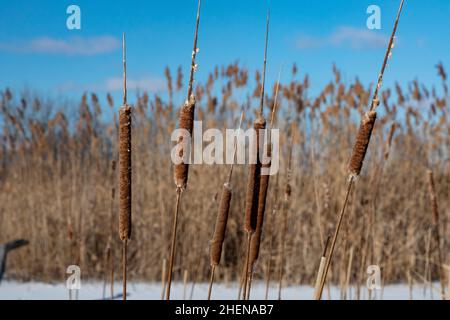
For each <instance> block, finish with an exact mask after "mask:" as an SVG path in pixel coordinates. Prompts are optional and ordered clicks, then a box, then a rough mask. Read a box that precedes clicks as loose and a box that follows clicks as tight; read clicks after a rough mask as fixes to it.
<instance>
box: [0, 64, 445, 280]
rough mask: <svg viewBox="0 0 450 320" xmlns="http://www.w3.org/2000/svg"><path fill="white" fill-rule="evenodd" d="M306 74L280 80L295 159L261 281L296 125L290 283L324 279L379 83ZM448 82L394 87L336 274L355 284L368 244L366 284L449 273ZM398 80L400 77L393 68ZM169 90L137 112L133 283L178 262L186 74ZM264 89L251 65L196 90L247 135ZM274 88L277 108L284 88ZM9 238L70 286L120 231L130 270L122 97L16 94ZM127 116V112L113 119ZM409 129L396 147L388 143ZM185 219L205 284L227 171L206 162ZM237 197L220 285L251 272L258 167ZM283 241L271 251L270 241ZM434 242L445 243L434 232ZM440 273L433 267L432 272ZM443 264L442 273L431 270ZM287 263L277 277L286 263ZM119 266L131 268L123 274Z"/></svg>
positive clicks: (17, 269)
mask: <svg viewBox="0 0 450 320" xmlns="http://www.w3.org/2000/svg"><path fill="white" fill-rule="evenodd" d="M290 73H291V76H290V77H291V79H292V80H291V81H290V82H288V83H284V84H282V85H281V89H280V96H279V99H280V101H279V103H280V106H281V107H280V109H279V112H278V113H277V121H276V126H275V127H278V128H280V134H281V157H280V158H281V164H280V165H281V168H280V172H279V174H278V175H277V176H275V177H271V179H270V185H269V192H268V203H267V212H268V213H267V216H266V217H267V220H266V224H265V230H264V233H263V240H262V241H263V242H262V245H261V250H262V251H261V254H260V258H259V261H258V263H257V265H256V272H255V278H259V279H261V278H263V277H264V274H265V272H266V271H267V270H266V266H267V259H273V261H272V266H273V269H274V270H277V268H279V265H278V264H277V259H278V258H277V257H278V251H279V250H280V239H281V233H282V226H283V224H282V220H281V219H282V216H281V204H282V197H283V190H284V186H285V183H286V177H287V176H286V165H287V159H288V156H287V154H288V148H287V141H289V139H288V137H287V134H288V132H289V131H290V130H288V128H289V126H292V130H291V131H292V134H293V143H294V145H293V147H294V149H293V166H292V167H293V168H292V169H293V173H292V180H291V186H292V197H291V202H290V204H289V208H288V230H287V235H286V239H287V247H286V250H287V251H286V258H285V263H286V264H285V265H286V271H285V279H286V281H287V282H288V283H290V284H299V283H302V284H313V283H314V280H315V276H316V272H317V267H318V263H319V259H320V255H321V253H322V245H323V241H324V239H325V238H326V236H327V235H328V234H330V233H332V232H333V228H334V224H335V222H336V218H337V213H338V210H339V208H340V206H341V202H342V201H343V196H344V193H345V180H346V179H347V164H348V161H349V157H350V155H351V149H352V146H353V143H354V139H355V135H356V132H357V129H358V126H359V121H360V119H361V114H362V113H363V112H364V111H366V110H367V106H368V103H369V99H370V92H371V90H373V87H372V86H371V85H369V84H366V85H364V84H362V83H360V82H359V81H358V80H355V81H353V82H352V83H344V82H342V80H341V77H340V72H339V70H337V69H336V68H333V74H334V77H333V79H332V80H331V81H330V82H329V84H328V85H326V86H325V87H324V88H321V89H318V88H314V89H315V90H314V92H319V94H316V95H314V96H313V95H311V94H310V93H309V92H310V91H311V88H310V85H309V78H308V76H307V75H302V74H301V73H300V72H299V71H298V70H297V68H296V67H295V66H294V67H293V68H292V70H291V72H290ZM437 76H439V77H440V79H441V80H442V85H441V86H438V87H436V88H434V87H429V86H428V85H426V84H422V83H420V82H418V81H413V82H410V83H401V84H397V85H396V86H395V87H392V88H388V89H385V90H384V91H383V92H382V95H381V97H382V99H381V106H380V111H381V112H380V113H379V117H378V120H377V123H376V125H375V129H374V133H373V134H374V136H373V139H372V143H371V145H370V149H369V153H368V158H367V159H366V164H367V165H365V167H364V168H363V171H362V174H361V177H360V178H359V179H358V181H357V185H358V187H357V188H356V189H355V192H354V193H353V195H352V196H351V199H350V204H349V211H348V212H349V214H348V216H347V217H346V220H345V222H344V229H343V230H342V233H341V235H342V237H340V239H339V240H338V243H337V247H336V255H335V259H334V260H333V263H332V270H331V272H332V277H333V280H334V281H335V282H340V283H343V282H344V281H345V277H346V272H347V265H348V262H349V261H348V260H349V252H350V251H353V262H352V271H351V281H352V282H355V281H357V282H358V283H364V282H365V280H364V279H366V277H367V276H366V268H367V266H368V265H370V264H378V265H380V267H381V270H382V277H383V280H384V281H385V283H391V282H398V281H408V280H411V279H414V281H419V282H423V278H425V279H428V278H429V277H430V276H431V277H433V278H435V277H436V276H437V270H436V266H435V264H434V263H435V262H436V259H435V257H434V255H433V252H434V249H433V240H432V239H433V238H432V236H431V235H430V234H431V233H430V230H431V228H432V209H431V206H430V202H429V197H428V193H427V192H428V191H427V190H428V189H427V169H428V168H429V169H432V170H433V172H434V175H435V184H436V190H437V200H438V205H439V211H440V224H439V228H440V232H441V239H442V243H441V245H442V252H443V260H444V263H446V264H450V254H449V248H450V243H449V235H450V231H449V230H448V223H449V218H450V160H449V153H450V152H449V146H450V122H449V120H450V117H449V111H450V110H449V94H448V89H447V77H446V74H445V70H444V68H443V67H442V65H438V68H437ZM392 77H394V78H395V75H392ZM166 78H167V85H168V95H167V99H164V100H163V99H162V98H161V97H159V96H157V95H152V96H149V95H148V94H147V93H145V92H144V93H141V94H139V95H138V96H137V97H136V103H135V104H134V105H133V129H132V130H133V131H132V134H133V161H132V163H133V200H132V202H133V235H132V239H131V241H130V245H129V255H130V258H129V272H130V273H129V279H130V280H145V281H159V280H160V279H161V272H162V261H163V259H167V258H168V253H169V252H168V250H169V239H170V230H171V229H170V225H171V221H172V213H173V210H174V208H173V206H174V201H173V195H174V193H175V186H174V183H173V173H172V170H173V166H172V163H171V158H170V152H171V149H172V147H173V143H172V142H171V141H170V136H171V133H172V131H173V130H174V128H175V127H176V119H177V110H178V109H179V106H180V105H181V104H182V101H181V100H180V97H182V96H183V93H184V92H183V88H182V85H181V83H182V82H183V81H182V78H183V75H182V74H181V72H180V71H179V70H178V71H177V72H176V73H175V74H171V71H170V70H168V69H167V70H166ZM260 86H261V77H260V74H259V73H258V72H256V74H254V75H251V74H249V72H248V71H247V70H246V69H245V68H242V67H241V66H239V65H238V64H237V63H236V64H232V65H229V66H223V67H217V68H215V70H214V71H213V72H212V73H211V74H210V76H209V79H208V81H207V83H206V84H204V85H202V84H199V85H197V86H196V90H195V92H196V99H197V107H196V120H203V128H204V130H206V129H208V128H219V129H225V128H236V127H237V123H238V121H237V119H238V118H239V116H240V108H241V106H242V105H244V108H245V110H246V120H245V122H244V124H243V128H244V129H248V128H249V127H250V126H251V123H252V119H253V118H254V115H255V112H254V110H256V109H257V108H256V106H257V103H258V96H259V92H260ZM269 91H271V92H270V93H269V95H268V97H267V105H266V111H265V113H266V115H267V114H268V112H269V110H270V109H271V108H272V107H273V97H274V90H269ZM0 98H1V101H0V103H1V105H0V106H1V115H0V123H1V128H2V131H1V132H0V139H1V140H0V143H1V145H0V162H1V163H0V243H3V242H6V241H9V240H12V239H15V238H26V239H28V240H29V241H30V245H29V246H27V247H26V248H25V249H22V250H19V251H17V252H14V253H12V254H11V255H10V257H9V261H8V268H9V272H8V277H9V278H12V279H20V280H25V281H28V280H42V281H60V280H62V279H64V278H65V276H66V275H65V270H66V267H67V266H68V265H71V264H79V265H80V266H81V270H82V276H83V278H92V279H93V278H95V279H102V278H103V277H104V274H105V272H106V271H105V270H106V266H105V250H106V246H107V243H108V239H109V237H110V236H111V234H112V235H113V254H114V259H115V265H116V268H118V267H119V261H120V248H121V245H120V241H119V235H118V230H117V226H118V199H117V198H118V197H117V196H116V197H115V202H114V203H111V192H112V190H111V189H112V188H113V187H115V188H116V189H117V174H118V172H117V171H115V172H113V171H112V165H111V162H112V161H113V160H117V153H118V151H117V134H118V133H117V122H118V119H117V117H118V111H117V110H118V107H119V105H118V104H117V102H114V101H113V99H112V97H111V96H110V95H108V96H107V101H108V105H101V104H100V102H99V99H98V97H97V96H96V95H95V94H94V93H89V94H85V95H84V96H83V97H82V99H81V102H80V103H79V105H78V108H77V109H76V110H73V109H70V107H69V105H65V104H64V103H58V102H52V101H51V100H45V99H41V98H37V97H34V96H33V95H31V94H29V93H23V94H21V93H19V92H12V91H11V90H9V89H5V90H3V91H2V92H1V97H0ZM113 114H114V117H113V116H112V115H113ZM393 123H395V124H396V130H395V133H394V137H393V141H392V146H391V151H390V155H389V158H388V160H387V161H386V160H385V153H386V151H387V140H388V135H389V130H390V128H391V126H392V124H393ZM190 170H191V171H190V180H189V185H188V189H187V191H186V195H185V198H184V201H183V203H182V211H181V215H180V224H179V236H178V244H177V250H178V252H177V257H176V261H175V267H174V279H175V281H182V277H183V273H184V271H185V270H187V271H188V274H189V279H190V281H206V280H207V279H208V272H209V261H210V259H209V241H210V239H211V238H212V234H213V231H214V222H215V219H216V214H217V207H218V201H219V200H220V199H218V198H220V197H219V196H218V195H220V191H221V188H222V185H223V183H224V182H225V180H226V176H227V172H228V167H227V166H223V165H214V166H208V165H194V166H191V168H190ZM235 170H236V171H235V174H234V176H233V180H232V184H233V190H234V192H233V200H232V205H231V210H230V217H229V221H228V226H227V234H226V237H225V244H224V251H223V256H222V263H221V265H220V266H219V268H218V270H217V276H216V279H217V280H218V281H236V280H237V279H238V278H239V274H240V270H242V269H241V268H242V264H243V262H244V249H245V248H244V244H245V239H246V234H245V232H244V201H245V185H246V178H247V168H246V167H245V166H241V165H240V166H237V167H236V168H235ZM271 239H272V240H273V242H272V243H273V245H272V250H271V251H270V250H269V247H270V246H269V243H270V241H271ZM430 239H431V240H430ZM427 266H431V268H428V267H427ZM428 269H429V271H428ZM274 270H272V271H273V272H274ZM116 274H120V272H118V270H116Z"/></svg>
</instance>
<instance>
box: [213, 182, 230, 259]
mask: <svg viewBox="0 0 450 320" xmlns="http://www.w3.org/2000/svg"><path fill="white" fill-rule="evenodd" d="M231 196H232V189H231V186H230V184H229V183H228V182H227V183H225V184H224V185H223V188H222V196H221V198H220V204H219V212H218V214H217V220H216V227H215V230H214V235H213V238H212V240H211V255H210V257H211V266H217V265H218V264H219V263H220V257H221V255H222V244H223V241H224V239H225V231H226V226H227V221H228V213H229V211H230V203H231Z"/></svg>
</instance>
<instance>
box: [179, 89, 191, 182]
mask: <svg viewBox="0 0 450 320" xmlns="http://www.w3.org/2000/svg"><path fill="white" fill-rule="evenodd" d="M194 111H195V97H194V96H191V97H190V99H189V101H186V103H185V104H184V105H183V107H182V108H181V110H180V118H179V119H180V123H179V127H180V129H184V130H186V131H187V132H188V133H189V135H190V136H192V131H193V127H194ZM184 138H185V137H184V135H183V134H180V135H179V136H178V138H177V143H178V144H179V145H181V143H182V142H183V139H184ZM184 146H185V145H184ZM188 151H189V150H184V148H183V147H181V148H180V149H179V150H178V156H179V158H180V159H184V158H186V157H189V154H188V155H187V156H186V155H185V152H188ZM188 174H189V164H188V163H184V161H183V162H182V163H180V164H177V165H175V169H174V178H175V184H176V186H177V188H180V189H182V190H184V189H186V186H187V181H188Z"/></svg>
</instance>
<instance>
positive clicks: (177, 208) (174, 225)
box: [166, 188, 182, 300]
mask: <svg viewBox="0 0 450 320" xmlns="http://www.w3.org/2000/svg"><path fill="white" fill-rule="evenodd" d="M181 192H182V190H181V188H177V201H176V204H175V213H174V215H173V222H172V242H171V246H170V258H169V271H168V274H167V275H168V278H167V291H166V300H170V288H171V286H172V272H173V261H174V258H175V246H176V239H177V225H178V216H179V213H180V199H181Z"/></svg>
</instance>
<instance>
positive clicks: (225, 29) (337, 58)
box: [0, 0, 450, 97]
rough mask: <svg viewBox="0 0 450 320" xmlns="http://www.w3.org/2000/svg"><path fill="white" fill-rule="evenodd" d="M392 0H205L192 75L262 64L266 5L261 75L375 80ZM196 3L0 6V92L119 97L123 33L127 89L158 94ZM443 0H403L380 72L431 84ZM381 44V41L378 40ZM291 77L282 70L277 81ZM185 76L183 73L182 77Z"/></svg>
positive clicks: (185, 44) (50, 0) (442, 46)
mask: <svg viewBox="0 0 450 320" xmlns="http://www.w3.org/2000/svg"><path fill="white" fill-rule="evenodd" d="M71 4H76V5H78V6H80V8H81V12H82V18H81V19H82V29H81V30H80V31H69V30H68V29H67V28H66V19H67V17H68V15H67V14H66V9H67V7H68V6H69V5H71ZM371 4H376V5H379V6H380V7H381V13H382V17H381V18H382V29H381V30H379V31H369V30H368V29H367V28H366V19H367V17H368V14H367V13H366V9H367V7H368V6H369V5H371ZM398 4H399V1H397V0H370V1H366V0H334V1H332V0H323V1H306V0H271V1H269V0H245V1H244V0H203V6H202V19H201V24H200V35H199V47H200V53H199V55H198V64H199V71H198V73H197V77H198V81H200V82H204V81H205V80H206V76H207V74H208V72H210V71H211V70H212V69H213V67H214V66H215V65H217V64H227V63H230V62H234V61H236V60H239V61H240V63H241V64H242V65H243V66H246V67H248V68H249V69H250V70H251V71H254V70H255V69H256V68H261V65H262V55H263V45H264V27H265V16H266V10H267V8H269V7H270V9H271V33H270V41H269V61H268V81H275V79H276V78H277V74H278V69H279V67H280V66H281V65H282V64H283V63H284V65H285V66H286V68H285V69H288V68H289V70H290V66H291V64H292V63H294V62H296V63H297V65H298V67H299V70H300V72H301V73H302V74H304V73H305V72H306V73H308V74H309V75H310V77H311V84H312V91H313V92H314V88H320V87H321V86H322V85H323V84H325V83H326V82H327V81H329V80H330V79H331V75H332V73H331V67H332V64H333V63H336V65H337V66H338V68H340V70H341V71H342V76H343V80H344V81H347V82H350V81H351V80H353V79H354V78H355V77H356V76H358V77H359V78H360V79H361V80H362V81H363V82H364V83H365V84H368V83H370V82H374V81H375V80H376V77H377V74H378V72H379V68H380V64H381V61H382V58H383V54H384V51H385V49H386V45H385V40H386V38H387V37H388V36H389V34H390V32H391V28H392V25H393V21H394V18H395V15H396V12H397V8H398ZM196 6H197V0H165V1H153V0H128V1H123V0H115V1H106V0H95V1H92V0H72V1H65V0H40V1H37V0H36V1H31V0H28V1H26V0H16V1H2V8H1V10H0V30H2V32H1V33H0V88H2V89H3V88H5V87H10V88H12V89H14V90H22V89H24V88H29V89H32V90H34V91H37V92H39V93H40V94H46V95H48V94H49V95H52V96H55V95H56V96H57V95H65V96H73V97H78V96H79V95H80V94H81V93H83V92H84V91H87V92H89V91H96V92H99V93H100V94H102V93H106V92H107V91H111V92H113V93H114V95H115V96H118V95H120V90H119V88H120V81H119V79H120V76H121V49H120V38H121V34H122V32H126V33H127V47H128V76H129V83H130V86H131V87H132V88H133V87H140V88H141V89H142V90H148V91H149V92H150V93H154V92H163V91H164V90H165V81H164V76H163V71H164V68H165V66H169V67H171V68H172V70H173V71H175V69H176V68H177V67H178V66H179V65H182V66H183V68H184V70H185V73H186V72H187V70H188V65H189V62H190V56H191V50H192V39H193V31H194V23H195V14H196ZM449 18H450V1H448V0H433V1H426V0H406V3H405V7H404V12H403V15H402V18H401V21H400V26H399V29H398V37H397V38H398V41H397V43H396V47H395V49H394V52H393V59H392V60H391V62H390V66H389V69H388V70H387V73H386V76H385V81H384V84H385V85H391V84H392V83H393V81H394V80H398V81H400V82H406V81H410V80H414V79H415V78H418V79H419V80H420V81H421V82H423V83H425V84H437V83H438V81H439V80H438V78H437V76H436V69H435V65H436V64H437V63H438V62H440V61H442V62H443V63H444V66H446V67H447V69H450V41H448V40H449V34H450V22H449V21H450V19H449ZM386 41H387V40H386ZM282 78H283V79H284V80H285V81H287V80H289V72H288V70H286V71H285V72H284V74H283V77H282ZM185 79H186V77H185Z"/></svg>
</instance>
